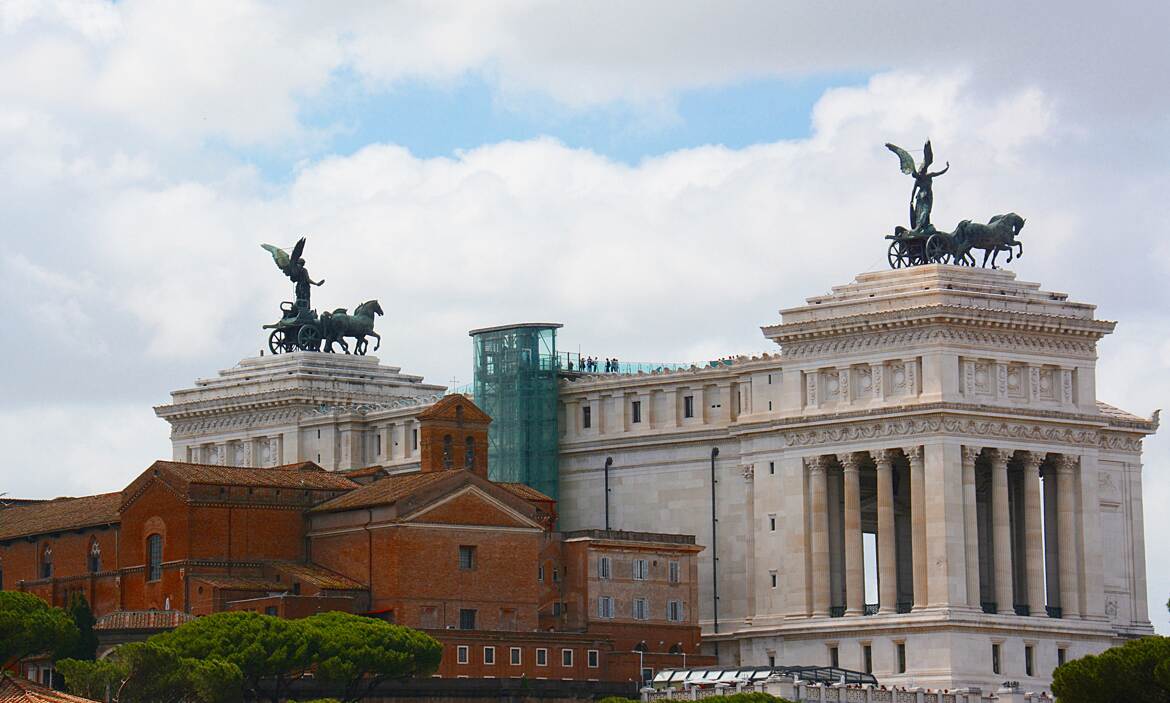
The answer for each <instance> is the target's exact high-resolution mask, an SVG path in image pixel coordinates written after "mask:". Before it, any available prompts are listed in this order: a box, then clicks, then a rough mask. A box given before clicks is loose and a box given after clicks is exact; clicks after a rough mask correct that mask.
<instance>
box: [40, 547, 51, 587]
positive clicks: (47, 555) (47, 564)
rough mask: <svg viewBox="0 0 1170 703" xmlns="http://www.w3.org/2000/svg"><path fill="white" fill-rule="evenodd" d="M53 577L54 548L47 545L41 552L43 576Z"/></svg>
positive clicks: (45, 577)
mask: <svg viewBox="0 0 1170 703" xmlns="http://www.w3.org/2000/svg"><path fill="white" fill-rule="evenodd" d="M52 577H53V548H52V547H50V546H49V545H47V544H46V545H45V550H44V551H43V552H41V578H43V579H47V578H52Z"/></svg>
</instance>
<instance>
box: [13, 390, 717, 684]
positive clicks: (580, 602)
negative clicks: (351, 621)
mask: <svg viewBox="0 0 1170 703" xmlns="http://www.w3.org/2000/svg"><path fill="white" fill-rule="evenodd" d="M418 420H419V445H420V452H419V455H420V460H419V462H420V463H419V470H418V471H417V472H412V473H406V474H396V475H386V473H385V472H384V471H381V470H379V469H377V468H376V467H372V468H370V469H368V470H356V471H350V472H337V473H333V472H327V471H324V470H322V469H321V468H320V467H318V466H317V465H316V464H314V463H310V462H304V463H300V464H294V465H287V466H279V467H273V468H244V467H231V466H211V465H204V464H190V463H182V462H173V461H158V462H155V463H154V464H153V465H151V466H150V467H149V468H148V469H147V470H146V471H144V472H143V473H142V474H141V475H140V476H138V478H136V479H135V480H134V481H133V482H131V483H130V485H128V486H127V487H126V488H125V489H123V490H122V491H120V492H117V493H107V494H102V495H96V496H87V497H83V498H61V499H57V500H52V501H44V502H30V503H27V504H19V505H16V506H13V507H9V508H6V509H3V510H0V587H2V588H7V589H14V590H22V591H26V592H30V593H34V594H36V595H38V596H39V597H41V598H43V599H44V600H46V601H47V602H50V603H52V604H54V605H59V606H63V605H65V604H66V603H67V601H68V599H69V597H70V595H71V594H72V593H74V592H80V593H83V594H84V595H85V596H86V598H87V599H88V600H89V602H90V603H91V604H92V607H93V609H94V612H95V614H96V615H97V616H98V617H99V619H100V622H101V623H102V624H103V627H101V628H100V629H99V633H100V635H101V637H102V640H103V642H108V643H110V644H114V643H117V642H120V641H126V640H127V639H129V638H132V637H134V636H136V635H138V634H142V633H147V634H148V633H149V632H151V631H157V629H158V628H153V629H152V626H154V625H158V624H159V623H163V626H164V627H165V625H166V624H167V623H174V624H178V623H179V622H181V621H182V619H183V617H185V616H187V615H190V616H199V615H206V614H209V613H213V612H219V611H223V610H251V611H256V612H263V613H269V614H273V615H280V616H284V617H304V616H307V615H311V614H313V613H315V612H321V611H327V610H343V611H348V612H357V613H368V614H372V615H376V616H378V617H382V618H384V619H386V620H388V621H390V622H396V623H399V624H403V625H407V626H410V627H415V628H419V629H423V630H426V631H428V632H430V633H431V634H433V635H435V636H436V637H437V638H438V639H440V640H441V641H442V642H443V644H444V648H445V651H444V657H443V663H442V665H441V668H440V671H439V675H441V676H467V677H481V676H494V677H506V676H527V677H530V678H548V679H572V680H587V679H597V680H610V681H627V680H637V679H638V677H639V667H640V666H641V667H642V668H644V669H647V670H655V669H657V668H662V667H664V666H670V665H674V666H677V665H679V664H681V663H682V661H683V657H684V656H686V655H690V656H692V657H696V656H697V655H698V644H699V629H698V626H697V622H696V620H695V616H694V612H695V605H696V593H697V583H696V576H695V574H696V571H695V570H696V568H697V566H696V555H697V554H698V552H699V551H700V550H701V547H698V546H696V545H695V543H694V538H693V537H689V536H682V535H658V534H649V533H624V532H606V531H583V532H574V533H568V534H562V533H558V532H555V531H554V525H555V521H556V502H555V501H554V500H552V499H551V498H549V497H548V496H546V495H544V494H542V493H540V492H539V491H536V490H534V489H532V488H530V487H528V486H525V485H522V484H511V483H500V482H493V481H490V480H488V479H487V428H488V424H489V423H490V421H491V419H490V418H489V417H488V416H487V415H485V414H484V413H483V412H482V411H481V410H479V408H477V407H476V406H475V404H474V403H472V402H471V401H470V400H468V399H467V398H465V397H463V396H459V395H452V396H448V397H446V398H444V399H443V400H441V401H439V402H437V403H435V404H434V405H433V406H431V407H430V408H428V409H427V410H426V411H425V412H424V413H422V414H420V415H419V417H418ZM168 612H169V613H175V614H179V613H181V614H183V617H169V618H168V617H166V616H165V615H159V613H168ZM144 623H145V624H144ZM144 628H145V629H144ZM701 661H702V658H699V659H695V660H694V663H701ZM643 673H645V672H643Z"/></svg>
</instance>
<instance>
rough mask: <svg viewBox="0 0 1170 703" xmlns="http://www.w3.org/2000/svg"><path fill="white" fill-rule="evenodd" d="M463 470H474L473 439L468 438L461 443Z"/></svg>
mask: <svg viewBox="0 0 1170 703" xmlns="http://www.w3.org/2000/svg"><path fill="white" fill-rule="evenodd" d="M463 447H464V448H463V468H465V469H472V468H475V438H474V437H468V438H467V439H466V440H464V442H463Z"/></svg>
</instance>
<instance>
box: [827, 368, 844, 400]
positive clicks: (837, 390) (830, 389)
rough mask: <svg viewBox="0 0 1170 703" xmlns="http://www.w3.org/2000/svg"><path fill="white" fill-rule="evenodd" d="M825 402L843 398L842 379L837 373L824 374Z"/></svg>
mask: <svg viewBox="0 0 1170 703" xmlns="http://www.w3.org/2000/svg"><path fill="white" fill-rule="evenodd" d="M824 376H825V378H823V379H822V380H823V381H824V384H823V386H824V389H825V400H826V401H830V400H838V399H839V398H840V397H841V379H840V376H839V375H838V373H837V372H836V371H831V372H828V373H825V374H824Z"/></svg>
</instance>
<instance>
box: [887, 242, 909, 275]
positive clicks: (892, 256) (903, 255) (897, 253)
mask: <svg viewBox="0 0 1170 703" xmlns="http://www.w3.org/2000/svg"><path fill="white" fill-rule="evenodd" d="M886 258H887V259H889V261H890V268H892V269H900V268H903V267H905V266H909V265H910V254H909V252H907V251H906V245H905V244H903V243H902V242H899V241H897V240H895V241H893V242H890V249H889V252H888V253H887V255H886Z"/></svg>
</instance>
